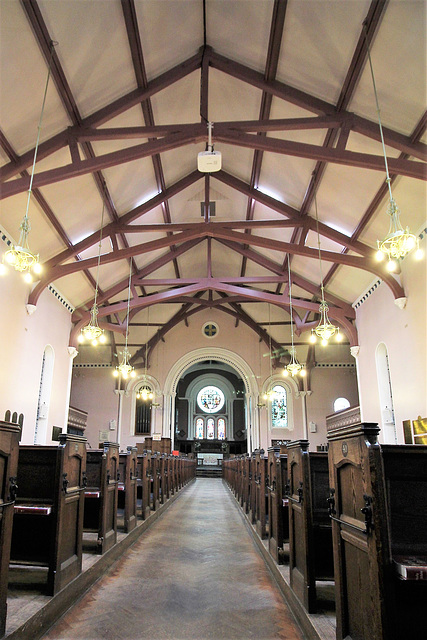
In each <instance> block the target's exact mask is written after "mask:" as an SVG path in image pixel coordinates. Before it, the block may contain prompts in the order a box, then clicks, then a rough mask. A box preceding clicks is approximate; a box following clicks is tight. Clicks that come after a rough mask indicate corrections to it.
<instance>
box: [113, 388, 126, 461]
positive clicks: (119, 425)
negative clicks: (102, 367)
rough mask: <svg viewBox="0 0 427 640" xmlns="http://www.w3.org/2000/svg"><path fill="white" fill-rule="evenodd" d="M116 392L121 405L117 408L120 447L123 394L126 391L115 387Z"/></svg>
mask: <svg viewBox="0 0 427 640" xmlns="http://www.w3.org/2000/svg"><path fill="white" fill-rule="evenodd" d="M114 393H116V394H117V395H118V396H119V407H118V410H117V443H118V445H119V448H120V438H121V436H122V413H123V396H124V394H125V392H124V390H123V389H115V391H114Z"/></svg>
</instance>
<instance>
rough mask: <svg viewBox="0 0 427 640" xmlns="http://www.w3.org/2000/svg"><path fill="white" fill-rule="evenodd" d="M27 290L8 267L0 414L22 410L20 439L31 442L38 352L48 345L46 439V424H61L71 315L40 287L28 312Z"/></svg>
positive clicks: (0, 317) (2, 283) (1, 317)
mask: <svg viewBox="0 0 427 640" xmlns="http://www.w3.org/2000/svg"><path fill="white" fill-rule="evenodd" d="M28 288H29V285H27V284H25V283H24V282H23V280H22V276H21V274H19V273H17V272H16V271H12V270H11V269H9V271H8V274H7V275H5V276H2V277H0V300H1V313H0V390H1V391H0V417H1V419H3V418H4V414H5V411H6V410H7V409H9V410H11V411H12V412H13V411H17V412H18V414H19V413H23V414H24V428H23V434H22V440H21V441H22V443H24V444H32V443H33V440H34V429H35V423H36V415H37V400H38V392H39V386H40V373H41V366H42V358H43V352H44V349H45V347H46V346H47V345H50V346H51V347H52V348H53V351H54V356H55V362H54V370H53V380H52V388H51V399H50V405H49V413H48V424H47V434H48V437H47V442H48V443H49V442H51V439H50V436H51V434H52V426H54V425H55V426H59V427H64V425H65V426H66V424H65V414H66V408H67V406H68V394H67V390H68V375H69V372H70V366H71V359H70V356H69V354H68V350H67V347H68V339H69V334H70V328H71V314H70V312H69V311H68V310H67V309H66V308H65V307H64V306H63V305H62V304H61V303H60V302H59V301H58V300H57V299H56V298H55V296H54V295H52V293H50V292H49V291H47V290H46V291H45V292H44V293H43V294H42V296H41V298H40V300H39V303H38V305H37V309H36V311H35V313H34V314H33V315H31V316H29V315H28V314H27V311H26V308H25V304H26V301H27V296H28Z"/></svg>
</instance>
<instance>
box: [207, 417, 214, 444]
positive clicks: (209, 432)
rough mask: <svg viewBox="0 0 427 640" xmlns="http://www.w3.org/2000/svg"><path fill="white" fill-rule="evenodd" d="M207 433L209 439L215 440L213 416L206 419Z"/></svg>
mask: <svg viewBox="0 0 427 640" xmlns="http://www.w3.org/2000/svg"><path fill="white" fill-rule="evenodd" d="M206 433H207V435H206V437H207V439H208V440H213V439H214V438H215V420H214V419H213V418H208V419H207V420H206Z"/></svg>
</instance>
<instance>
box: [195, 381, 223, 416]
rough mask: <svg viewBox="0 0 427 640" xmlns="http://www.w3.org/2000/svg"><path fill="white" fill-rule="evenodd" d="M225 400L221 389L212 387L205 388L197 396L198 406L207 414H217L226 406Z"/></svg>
mask: <svg viewBox="0 0 427 640" xmlns="http://www.w3.org/2000/svg"><path fill="white" fill-rule="evenodd" d="M224 402H225V398H224V394H223V392H222V391H221V389H218V387H214V386H212V385H210V386H209V387H203V389H200V391H199V393H198V394H197V404H198V405H199V407H200V409H201V410H202V411H206V413H216V412H217V411H219V410H220V409H222V407H223V406H224Z"/></svg>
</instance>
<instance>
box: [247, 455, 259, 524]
mask: <svg viewBox="0 0 427 640" xmlns="http://www.w3.org/2000/svg"><path fill="white" fill-rule="evenodd" d="M248 480H249V485H250V489H249V512H248V515H249V522H250V523H251V524H255V523H256V500H257V489H256V488H257V484H256V481H257V473H256V452H255V451H253V452H252V455H251V460H250V472H249V476H248Z"/></svg>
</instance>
